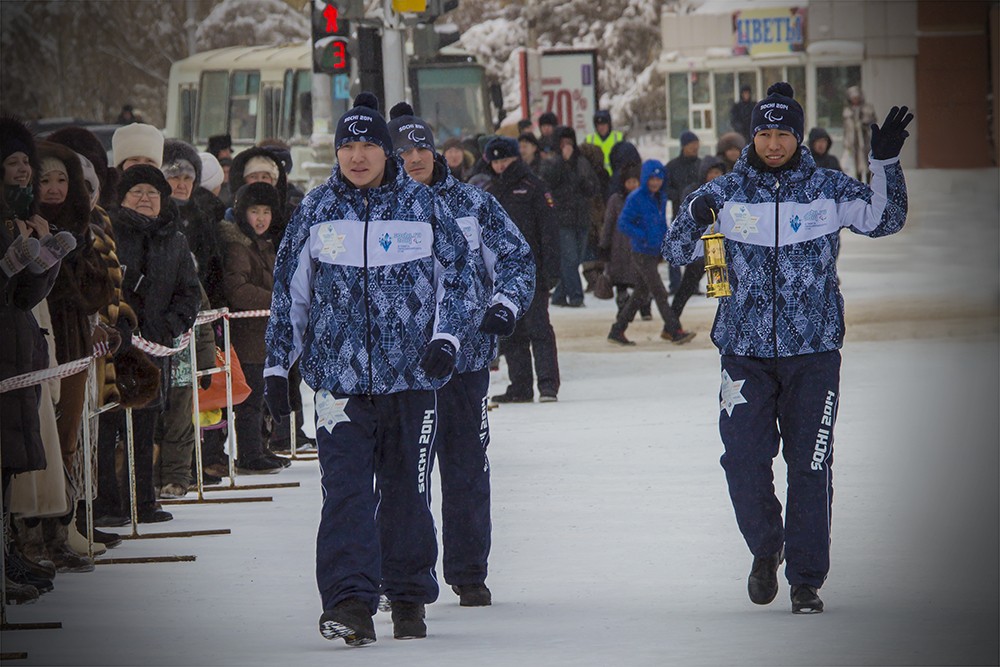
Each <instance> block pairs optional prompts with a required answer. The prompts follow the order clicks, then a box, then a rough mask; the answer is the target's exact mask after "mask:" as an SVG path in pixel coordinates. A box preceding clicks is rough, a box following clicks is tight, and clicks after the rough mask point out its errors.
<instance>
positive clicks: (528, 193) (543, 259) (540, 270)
mask: <svg viewBox="0 0 1000 667" xmlns="http://www.w3.org/2000/svg"><path fill="white" fill-rule="evenodd" d="M486 191H487V192H489V193H490V194H491V195H493V196H494V197H496V199H497V201H499V202H500V205H501V206H503V208H504V210H505V211H507V215H509V216H510V218H511V220H513V221H514V224H515V225H517V228H518V230H520V232H521V235H522V236H524V238H525V240H526V241H527V242H528V246H530V247H531V254H532V255H533V256H534V258H535V286H536V287H535V289H536V290H537V291H541V290H545V291H547V290H550V289H552V288H553V287H555V285H556V283H557V282H559V227H558V223H557V221H556V214H555V210H554V207H555V202H554V201H553V199H552V195H551V194H549V191H548V188H546V185H545V183H544V182H543V181H542V180H541V179H540V178H538V177H537V176H535V175H534V174H533V173H532V172H531V169H529V168H528V165H527V164H525V163H524V161H523V160H520V159H519V160H517V161H515V162H513V163H511V165H510V166H509V167H507V169H506V170H504V172H503V173H502V174H497V175H496V176H494V177H493V180H492V181H490V183H489V185H487V186H486Z"/></svg>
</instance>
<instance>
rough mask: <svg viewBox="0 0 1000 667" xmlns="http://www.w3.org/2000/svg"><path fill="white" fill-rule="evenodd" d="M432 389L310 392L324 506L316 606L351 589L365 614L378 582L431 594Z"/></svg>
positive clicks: (414, 594) (396, 591)
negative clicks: (342, 393)
mask: <svg viewBox="0 0 1000 667" xmlns="http://www.w3.org/2000/svg"><path fill="white" fill-rule="evenodd" d="M435 399H436V397H435V394H434V392H433V391H402V392H398V393H394V394H388V395H384V396H336V395H334V394H331V393H330V392H328V391H325V390H321V391H319V392H317V394H316V444H317V447H318V449H319V462H320V470H321V474H322V480H321V481H322V486H323V508H322V512H321V516H320V525H319V534H318V536H317V539H316V580H317V583H318V585H319V591H320V596H321V598H322V602H323V609H324V610H329V609H332V608H333V607H334V606H336V605H337V604H338V603H339V602H341V601H343V600H346V599H348V598H358V599H361V600H363V601H364V602H366V603H367V604H368V606H369V609H370V611H371V613H373V614H374V613H375V610H376V608H377V605H378V598H379V592H380V589H381V591H382V592H384V593H385V594H386V595H387V596H388V597H389V599H390V600H406V601H410V602H422V603H425V604H426V603H431V602H434V601H435V600H436V599H437V595H438V582H437V575H436V574H435V572H434V567H435V565H436V563H437V537H436V535H435V532H434V519H433V517H432V516H431V511H430V475H431V466H432V461H433V454H434V451H433V450H434V439H435V437H436V435H437V433H436V431H437V412H436V406H435ZM373 480H374V484H373Z"/></svg>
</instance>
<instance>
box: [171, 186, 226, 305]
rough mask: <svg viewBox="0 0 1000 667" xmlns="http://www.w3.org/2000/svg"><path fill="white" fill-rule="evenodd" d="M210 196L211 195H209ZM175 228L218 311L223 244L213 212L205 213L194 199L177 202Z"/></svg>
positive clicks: (222, 297)
mask: <svg viewBox="0 0 1000 667" xmlns="http://www.w3.org/2000/svg"><path fill="white" fill-rule="evenodd" d="M208 194H212V193H208ZM175 203H176V204H177V209H178V212H179V213H180V216H179V218H178V221H177V222H178V225H177V226H178V228H179V229H180V231H182V232H183V233H184V236H185V237H186V238H187V243H188V248H190V249H191V253H192V254H193V255H194V259H195V262H196V263H197V268H198V280H200V281H201V285H202V287H204V288H205V293H206V294H207V295H208V301H209V303H210V304H211V306H212V308H221V307H222V306H223V305H224V302H225V297H224V296H223V294H222V275H223V274H222V270H223V269H222V264H223V259H222V255H223V252H222V241H221V239H220V238H219V223H218V221H216V220H213V219H212V215H213V214H212V212H211V211H210V210H205V209H204V208H203V207H202V206H201V205H199V203H198V201H197V200H195V199H194V198H193V197H192V198H191V199H189V200H187V201H184V202H182V201H176V200H175Z"/></svg>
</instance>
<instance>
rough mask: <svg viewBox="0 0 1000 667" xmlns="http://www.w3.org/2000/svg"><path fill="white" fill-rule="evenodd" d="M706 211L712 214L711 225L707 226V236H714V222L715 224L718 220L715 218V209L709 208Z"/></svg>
mask: <svg viewBox="0 0 1000 667" xmlns="http://www.w3.org/2000/svg"><path fill="white" fill-rule="evenodd" d="M708 210H709V211H711V212H712V224H711V225H709V226H708V233H709V234H714V233H715V222H716V220H717V219H718V218H716V217H715V209H713V208H710V209H708Z"/></svg>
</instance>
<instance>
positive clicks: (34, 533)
mask: <svg viewBox="0 0 1000 667" xmlns="http://www.w3.org/2000/svg"><path fill="white" fill-rule="evenodd" d="M14 521H15V525H16V526H17V530H16V531H15V535H16V541H15V543H16V545H17V546H16V550H17V551H19V552H20V553H21V557H22V558H24V560H25V563H26V564H27V566H28V568H29V569H31V570H32V571H33V572H34V573H35V574H37V575H38V576H40V577H44V578H45V579H52V578H53V577H55V576H56V566H55V564H54V563H53V562H52V560H51V559H50V558H49V555H48V553H46V551H45V541H44V540H43V539H42V524H41V522H40V521H39V523H36V524H35V525H33V526H31V525H28V523H27V522H26V521H24V520H22V519H15V520H14ZM35 521H38V519H35Z"/></svg>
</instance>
